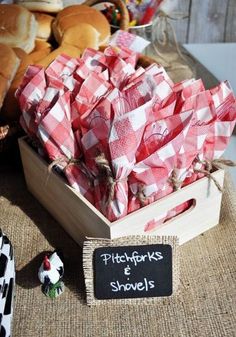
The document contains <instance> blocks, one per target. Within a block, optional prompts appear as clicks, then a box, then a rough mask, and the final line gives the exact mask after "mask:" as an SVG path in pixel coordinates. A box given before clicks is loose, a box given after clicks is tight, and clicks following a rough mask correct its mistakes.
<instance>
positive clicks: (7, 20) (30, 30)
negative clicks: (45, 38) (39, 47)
mask: <svg viewBox="0 0 236 337" xmlns="http://www.w3.org/2000/svg"><path fill="white" fill-rule="evenodd" d="M0 22H1V26H0V43H4V44H6V45H8V46H10V47H16V48H21V49H23V50H24V51H25V52H26V53H30V52H31V51H32V50H33V49H34V40H35V37H36V31H37V23H36V20H35V17H34V15H33V14H32V13H30V12H29V11H28V10H27V9H26V8H23V7H21V6H18V5H4V4H0Z"/></svg>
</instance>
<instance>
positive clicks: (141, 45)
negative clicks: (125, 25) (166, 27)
mask: <svg viewBox="0 0 236 337" xmlns="http://www.w3.org/2000/svg"><path fill="white" fill-rule="evenodd" d="M109 44H110V45H111V46H118V47H122V48H124V47H126V48H129V49H130V50H133V51H135V52H137V53H141V52H142V51H143V50H144V49H145V48H146V47H147V46H148V45H149V44H150V41H148V40H145V39H144V38H142V37H141V36H138V35H134V34H131V33H128V32H125V31H123V30H117V31H116V32H115V33H114V34H113V35H112V37H111V39H110V42H109Z"/></svg>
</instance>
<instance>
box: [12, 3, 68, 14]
mask: <svg viewBox="0 0 236 337" xmlns="http://www.w3.org/2000/svg"><path fill="white" fill-rule="evenodd" d="M17 3H18V4H19V5H21V6H24V7H26V8H27V9H29V10H30V11H38V12H45V13H58V12H59V11H60V10H62V9H63V2H62V0H45V1H43V0H18V1H17Z"/></svg>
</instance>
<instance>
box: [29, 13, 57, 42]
mask: <svg viewBox="0 0 236 337" xmlns="http://www.w3.org/2000/svg"><path fill="white" fill-rule="evenodd" d="M33 14H34V16H35V19H36V21H37V23H38V29H37V34H36V39H41V40H45V41H47V40H49V38H50V37H51V34H52V27H51V26H52V21H53V19H54V17H53V16H51V15H48V14H44V13H39V12H35V13H33Z"/></svg>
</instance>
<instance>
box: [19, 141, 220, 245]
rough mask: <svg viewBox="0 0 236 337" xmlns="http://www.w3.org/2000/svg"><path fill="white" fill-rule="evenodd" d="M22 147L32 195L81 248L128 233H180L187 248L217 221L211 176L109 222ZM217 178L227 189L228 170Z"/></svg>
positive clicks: (215, 191) (217, 207)
mask: <svg viewBox="0 0 236 337" xmlns="http://www.w3.org/2000/svg"><path fill="white" fill-rule="evenodd" d="M19 146H20V152H21V159H22V164H23V169H24V174H25V180H26V184H27V187H28V189H29V191H30V192H31V193H32V194H33V195H34V196H35V197H36V199H38V201H39V202H40V203H41V204H42V205H43V206H44V207H45V208H46V209H47V210H48V211H49V212H50V213H51V214H52V215H53V217H54V218H55V219H56V220H57V221H58V222H59V223H60V224H61V225H62V227H63V228H64V229H65V230H66V231H67V232H68V233H69V234H70V235H71V237H72V238H73V239H74V240H75V241H76V242H77V243H78V244H81V243H82V242H83V240H84V238H85V237H96V238H110V239H114V238H118V237H123V236H127V235H176V236H178V237H179V240H180V244H183V243H184V242H186V241H188V240H190V239H192V238H194V237H195V236H197V235H199V234H200V233H203V232H204V231H206V230H208V229H210V228H212V227H214V226H215V225H217V224H218V222H219V215H220V205H221V197H222V193H221V192H219V190H218V189H217V187H216V186H215V184H214V183H212V182H211V183H210V184H209V181H208V178H202V179H200V180H199V181H196V182H194V183H192V184H190V185H188V186H186V187H184V188H182V189H180V190H179V191H176V192H174V193H172V194H170V195H168V196H166V197H164V198H162V199H161V200H159V201H156V202H154V203H152V204H150V205H148V206H146V207H143V208H141V209H139V210H138V211H136V212H133V213H132V214H129V215H127V216H125V217H124V218H122V219H119V220H117V221H114V222H112V223H111V222H110V221H108V220H107V219H106V218H105V217H104V216H103V215H102V214H101V213H100V212H99V211H98V210H97V209H96V208H95V207H94V206H93V205H92V204H91V203H89V202H88V201H87V200H86V199H85V198H84V197H83V196H82V195H81V194H80V193H78V192H77V191H75V190H74V189H73V188H71V187H70V186H69V185H67V184H66V182H65V180H64V179H62V177H61V176H59V175H58V174H56V173H54V172H53V171H52V172H50V174H49V172H48V166H47V163H46V162H45V161H44V160H43V159H42V158H41V157H40V156H39V155H38V154H37V153H36V152H35V151H34V150H33V149H32V148H31V147H30V146H29V145H28V144H27V142H26V141H25V138H21V139H20V140H19ZM213 175H214V177H215V178H216V179H217V181H218V182H219V183H220V185H221V186H223V179H224V171H223V170H218V171H216V172H214V173H213ZM190 199H193V200H194V203H193V205H192V206H191V207H190V208H189V209H188V210H187V211H185V212H184V213H183V214H180V215H178V216H176V217H174V218H173V219H171V220H169V221H167V222H166V223H164V224H162V225H161V226H158V227H157V229H156V230H155V231H151V232H150V231H145V227H146V224H147V222H149V221H151V220H153V219H154V218H155V219H156V218H157V217H158V218H162V216H163V214H166V213H167V212H168V211H169V210H171V209H172V208H173V207H176V206H177V205H180V204H181V203H182V202H185V201H187V200H190ZM203 209H204V212H202V210H203ZM190 224H191V226H190Z"/></svg>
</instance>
